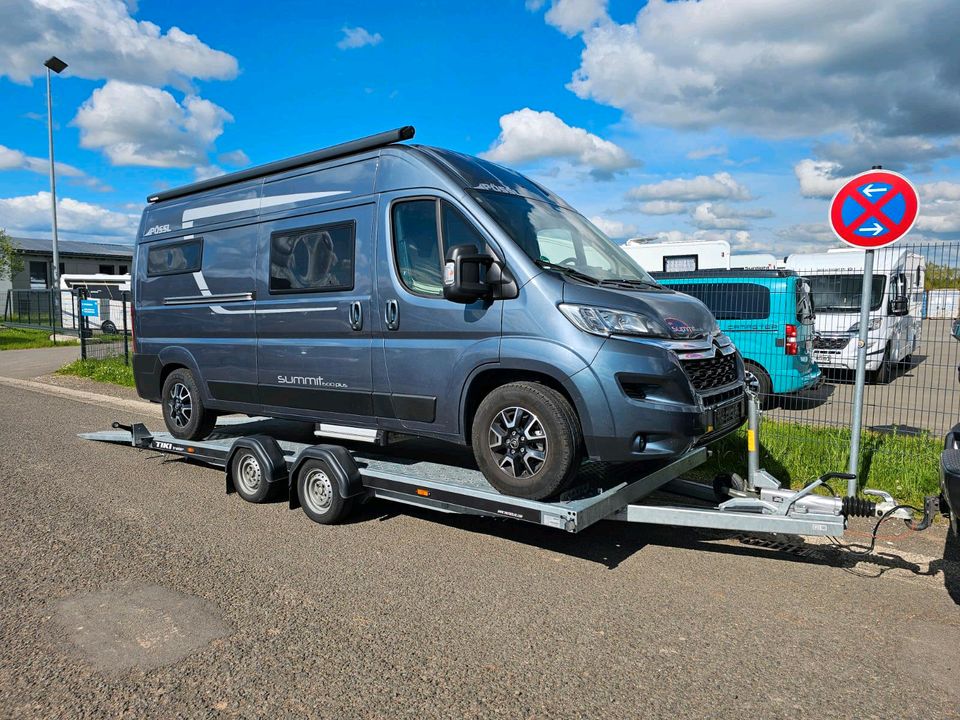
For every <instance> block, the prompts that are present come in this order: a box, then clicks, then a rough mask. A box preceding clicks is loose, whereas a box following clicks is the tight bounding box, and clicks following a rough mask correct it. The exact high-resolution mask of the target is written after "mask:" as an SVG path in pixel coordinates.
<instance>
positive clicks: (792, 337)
mask: <svg viewBox="0 0 960 720" xmlns="http://www.w3.org/2000/svg"><path fill="white" fill-rule="evenodd" d="M786 330H787V332H786V339H787V341H786V342H785V343H784V346H783V351H784V353H786V354H787V355H796V354H797V326H796V325H787V326H786Z"/></svg>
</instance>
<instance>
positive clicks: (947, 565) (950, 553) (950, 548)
mask: <svg viewBox="0 0 960 720" xmlns="http://www.w3.org/2000/svg"><path fill="white" fill-rule="evenodd" d="M931 564H932V563H931ZM940 569H941V570H943V584H944V587H946V588H947V592H948V593H949V594H950V598H951V599H952V600H953V602H954V603H955V604H957V605H960V538H958V537H957V536H956V535H955V534H954V533H953V532H951V531H947V541H946V542H945V543H944V544H943V560H942V561H941V562H940Z"/></svg>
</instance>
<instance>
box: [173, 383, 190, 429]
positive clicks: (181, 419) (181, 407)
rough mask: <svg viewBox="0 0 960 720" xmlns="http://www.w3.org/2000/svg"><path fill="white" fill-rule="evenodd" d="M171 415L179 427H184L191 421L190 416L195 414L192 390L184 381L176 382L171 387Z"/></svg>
mask: <svg viewBox="0 0 960 720" xmlns="http://www.w3.org/2000/svg"><path fill="white" fill-rule="evenodd" d="M168 403H169V406H170V417H171V418H172V419H173V422H174V424H175V425H176V426H177V427H180V428H184V427H186V426H187V425H188V424H189V423H190V416H191V415H193V397H192V396H191V395H190V390H189V388H187V386H186V385H184V384H183V383H175V384H174V386H173V387H172V388H170V398H169V400H168Z"/></svg>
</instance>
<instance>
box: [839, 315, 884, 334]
mask: <svg viewBox="0 0 960 720" xmlns="http://www.w3.org/2000/svg"><path fill="white" fill-rule="evenodd" d="M880 324H881V320H880V318H870V323H869V324H868V325H867V330H868V331H869V330H879V329H880ZM847 332H852V333H856V332H860V321H859V320H857V321H856V322H855V323H854V324H853V325H851V326H850V329H849V330H848V331H847Z"/></svg>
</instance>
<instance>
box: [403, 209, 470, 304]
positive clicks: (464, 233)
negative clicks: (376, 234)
mask: <svg viewBox="0 0 960 720" xmlns="http://www.w3.org/2000/svg"><path fill="white" fill-rule="evenodd" d="M438 216H439V218H440V223H441V228H442V229H441V231H440V232H439V233H438V232H437V218H438ZM486 244H487V243H486V241H485V240H484V239H483V237H482V236H481V235H480V233H479V232H477V229H476V228H475V227H474V226H473V225H472V224H471V223H470V221H469V220H467V218H465V217H464V216H463V213H461V212H460V211H459V210H457V209H456V208H455V207H454V206H453V205H451V204H450V203H448V202H446V201H444V200H432V199H431V200H405V201H403V202H398V203H397V204H395V205H394V206H393V252H394V254H395V255H396V258H397V270H398V271H399V273H400V280H401V281H402V282H403V284H404V285H405V286H406V287H407V289H409V290H410V291H411V292H414V293H416V294H418V295H430V296H436V297H441V296H442V295H443V281H442V277H443V259H444V258H445V257H446V254H447V250H448V249H449V248H451V247H453V246H454V245H475V246H476V247H477V249H478V250H483V248H485V247H486Z"/></svg>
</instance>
